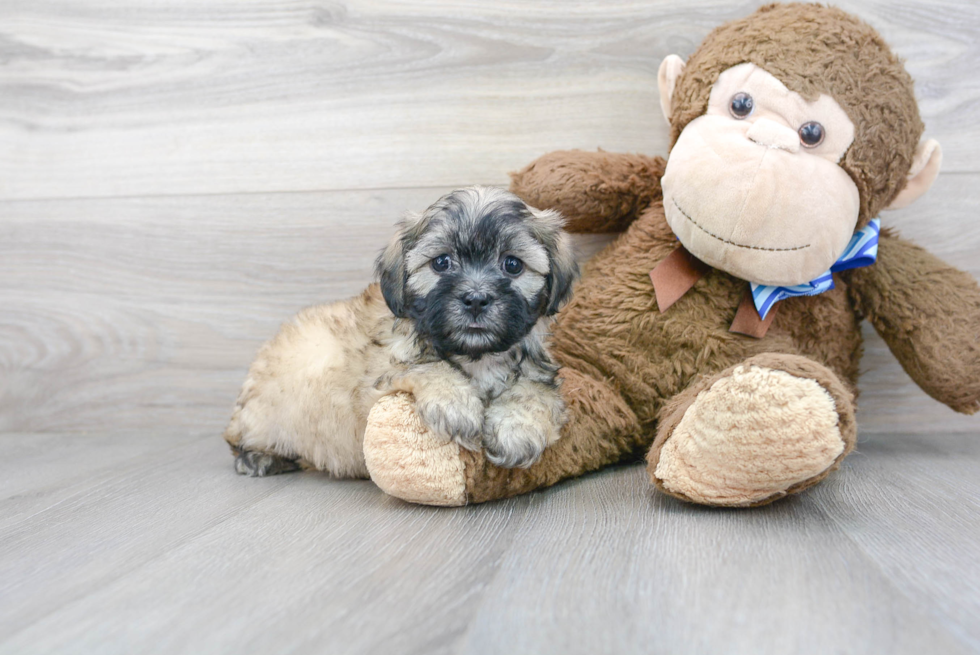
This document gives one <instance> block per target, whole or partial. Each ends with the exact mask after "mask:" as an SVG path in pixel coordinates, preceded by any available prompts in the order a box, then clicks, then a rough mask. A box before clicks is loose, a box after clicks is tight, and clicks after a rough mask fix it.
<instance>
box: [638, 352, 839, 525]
mask: <svg viewBox="0 0 980 655" xmlns="http://www.w3.org/2000/svg"><path fill="white" fill-rule="evenodd" d="M855 436H856V430H855V424H854V414H853V406H852V400H851V394H850V393H849V392H848V391H847V390H846V389H845V388H844V386H843V385H842V384H841V383H840V381H839V380H838V379H837V377H836V376H835V375H834V374H833V373H832V372H831V371H829V370H828V369H826V368H825V367H823V366H821V365H820V364H817V363H816V362H813V361H810V360H808V359H806V358H804V357H798V356H794V355H778V354H766V355H760V356H757V357H753V358H751V359H749V360H746V361H745V362H744V363H743V364H741V365H738V366H735V367H732V368H730V369H728V370H727V371H724V372H723V373H721V374H720V375H718V376H716V377H714V378H711V379H708V380H704V381H702V382H701V383H699V384H695V385H693V386H692V387H690V388H688V389H687V390H685V391H684V392H682V393H681V394H678V396H677V397H675V398H674V399H673V400H672V401H671V402H670V403H669V404H668V405H666V406H665V407H664V410H663V412H662V414H661V420H660V426H659V428H658V434H657V439H656V441H655V442H654V445H653V446H652V448H651V449H650V453H649V455H648V457H647V460H648V462H649V467H648V470H649V472H650V476H651V478H652V479H653V482H654V483H655V484H656V485H657V487H659V488H660V489H661V490H663V491H665V492H667V493H668V494H670V495H672V496H675V497H677V498H681V499H683V500H688V501H692V502H696V503H701V504H706V505H721V506H729V507H746V506H754V505H762V504H766V503H769V502H772V501H774V500H777V499H779V498H782V497H784V496H786V495H788V494H792V493H796V492H798V491H802V490H803V489H805V488H807V487H809V486H812V485H814V484H816V483H817V482H819V481H820V480H822V479H823V478H825V477H826V476H827V475H828V474H829V473H830V472H831V471H833V470H834V469H836V468H837V466H838V464H839V462H840V460H841V459H843V458H844V456H845V455H847V453H848V452H850V450H851V449H852V448H853V447H854V441H855Z"/></svg>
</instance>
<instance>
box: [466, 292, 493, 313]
mask: <svg viewBox="0 0 980 655" xmlns="http://www.w3.org/2000/svg"><path fill="white" fill-rule="evenodd" d="M491 303H493V296H491V295H490V294H489V293H485V292H483V291H469V292H467V293H466V294H464V295H463V305H464V306H465V307H466V311H468V312H469V313H470V314H472V315H473V318H476V317H477V316H479V315H480V314H482V313H483V310H485V309H486V308H487V307H489V306H490V304H491Z"/></svg>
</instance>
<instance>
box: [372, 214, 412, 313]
mask: <svg viewBox="0 0 980 655" xmlns="http://www.w3.org/2000/svg"><path fill="white" fill-rule="evenodd" d="M374 274H375V276H377V278H378V281H379V282H380V283H381V295H383V296H384V299H385V303H386V304H387V305H388V309H390V310H391V313H392V314H394V315H395V316H397V317H398V318H405V317H406V316H407V314H406V313H405V279H406V271H405V222H402V223H401V224H400V225H399V230H398V233H397V234H395V236H394V237H392V239H391V241H390V242H388V245H387V247H385V249H384V250H383V251H381V254H380V255H378V259H377V261H375V263H374Z"/></svg>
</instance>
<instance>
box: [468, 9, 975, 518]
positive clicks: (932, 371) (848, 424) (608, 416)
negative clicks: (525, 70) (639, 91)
mask: <svg viewBox="0 0 980 655" xmlns="http://www.w3.org/2000/svg"><path fill="white" fill-rule="evenodd" d="M743 62H752V63H756V64H757V65H759V66H761V67H763V68H764V69H765V70H767V71H769V72H770V73H772V74H773V75H775V76H776V77H777V78H779V79H780V80H781V81H783V83H785V84H786V86H787V87H788V88H790V89H791V90H793V91H796V92H798V93H800V94H801V95H803V96H804V97H806V98H814V97H815V96H817V95H819V94H820V93H827V94H829V95H831V96H833V97H834V98H835V99H836V100H837V102H838V103H839V104H840V106H841V107H843V108H844V110H845V111H846V112H847V113H848V116H849V117H850V119H851V121H852V122H853V123H854V125H855V126H856V133H855V138H854V142H853V144H852V145H851V147H850V148H849V150H848V152H847V153H846V154H845V156H844V158H843V159H842V161H841V166H842V167H843V168H844V169H845V170H846V171H847V172H848V174H849V175H850V176H851V178H852V179H853V180H854V182H855V184H856V185H857V187H858V191H859V193H860V198H861V203H860V204H861V209H860V220H859V223H858V226H859V227H861V226H863V225H865V224H866V223H867V221H868V220H870V219H871V218H873V217H874V216H876V215H877V213H878V212H879V210H881V209H882V208H884V207H886V206H887V205H888V204H889V202H890V201H891V200H892V199H893V198H894V197H895V196H896V194H897V193H898V192H899V191H900V190H901V189H902V188H903V186H904V184H905V180H906V176H907V175H908V172H909V168H910V166H911V162H912V157H913V153H914V151H915V147H916V144H917V142H918V140H919V138H920V136H921V134H922V131H923V126H922V122H921V120H920V119H919V115H918V109H917V107H916V104H915V98H914V94H913V89H912V81H911V79H910V78H909V76H908V75H907V73H906V72H905V71H904V69H903V68H902V66H901V62H900V61H899V60H898V59H897V58H896V57H895V56H894V55H893V54H892V53H891V52H890V50H889V49H888V47H887V45H886V44H885V43H884V42H883V41H882V40H881V37H880V36H879V35H878V34H877V33H876V32H875V31H874V30H873V29H872V28H870V27H869V26H867V25H865V24H864V23H862V22H860V21H859V20H857V19H856V18H853V17H851V16H849V15H848V14H845V13H844V12H841V11H839V10H837V9H830V8H823V7H820V6H818V5H800V4H794V5H774V6H768V7H764V8H762V9H761V10H759V12H757V13H755V14H753V15H752V16H749V17H748V18H746V19H743V20H740V21H734V22H732V23H729V24H727V25H724V26H722V27H720V28H718V29H717V30H715V31H714V32H712V34H711V35H709V37H708V38H707V39H705V41H704V43H703V44H702V46H701V47H700V48H699V49H698V51H697V52H696V53H695V54H694V55H693V56H692V57H691V59H690V61H689V62H688V65H687V67H686V69H685V70H684V72H683V74H682V75H681V77H680V79H679V80H678V83H677V86H676V88H675V91H674V95H673V99H672V112H671V118H672V139H673V140H675V141H676V139H677V137H678V135H679V134H680V132H681V130H682V129H683V128H684V126H685V125H687V123H688V122H690V121H691V120H693V119H694V118H696V117H697V116H699V115H701V114H703V113H704V111H705V107H706V105H707V102H708V96H709V93H710V90H711V86H712V85H713V84H714V82H715V80H716V79H717V78H718V75H719V74H720V73H721V72H722V71H724V70H726V69H727V68H730V67H731V66H734V65H737V64H739V63H743ZM664 166H665V162H664V161H663V160H662V159H659V158H647V157H641V156H638V155H613V154H609V153H604V152H599V153H584V152H578V151H575V152H557V153H551V154H549V155H545V156H544V157H542V158H541V159H539V160H538V161H537V162H535V163H533V164H531V165H530V166H529V167H527V168H526V169H524V170H522V171H520V172H518V173H515V174H514V175H513V176H512V177H513V184H512V189H513V190H514V191H515V193H517V194H518V195H519V196H521V197H522V198H523V199H524V200H525V201H527V202H528V203H529V204H531V205H533V206H537V207H541V208H555V209H559V210H560V211H562V212H563V213H565V214H566V215H567V216H568V217H569V218H570V228H571V229H572V230H573V231H589V232H603V231H611V230H616V229H619V228H621V227H623V226H626V225H628V226H629V228H628V230H627V231H626V232H625V233H624V234H622V235H621V236H620V237H619V238H618V239H617V240H616V241H615V242H613V243H612V244H610V246H608V247H607V248H606V249H605V250H604V251H603V252H601V253H600V254H599V255H597V256H596V257H595V258H594V259H593V260H592V261H591V262H590V263H589V264H588V266H587V267H586V269H585V271H584V274H583V278H582V281H581V282H580V284H579V286H578V287H577V290H576V295H575V297H574V299H573V300H572V302H571V303H570V304H569V305H568V306H567V307H566V308H565V309H564V310H563V311H562V312H561V313H560V314H559V316H558V319H557V321H556V323H555V325H554V330H553V355H554V356H555V358H556V359H557V360H558V361H559V362H560V363H561V364H562V365H563V366H564V367H565V368H564V369H563V373H562V374H563V377H564V379H565V384H564V386H563V395H564V397H565V400H566V403H567V405H568V408H569V415H570V416H569V422H568V424H567V425H566V426H565V429H564V431H563V433H562V438H561V440H560V441H559V442H558V443H557V444H556V445H555V446H553V447H551V448H550V449H549V450H548V451H546V452H545V454H544V456H543V457H542V458H541V460H540V461H539V462H538V464H536V465H535V466H533V467H531V468H529V469H521V470H505V469H498V468H495V467H493V466H492V465H490V464H488V463H487V462H486V460H485V459H484V458H483V456H482V454H480V453H463V454H462V458H463V461H464V464H465V469H466V480H467V481H466V493H467V498H468V500H469V501H470V502H482V501H486V500H491V499H494V498H502V497H506V496H511V495H515V494H519V493H524V492H527V491H531V490H533V489H536V488H540V487H543V486H547V485H550V484H553V483H555V482H557V481H559V480H562V479H564V478H568V477H572V476H576V475H580V474H582V473H584V472H587V471H591V470H596V469H598V468H601V467H603V466H606V465H609V464H611V463H614V462H617V461H621V460H623V459H627V458H631V457H638V456H640V455H642V454H643V453H644V452H645V450H646V449H647V448H650V446H651V445H652V444H653V447H652V448H651V449H650V453H649V459H650V462H651V471H652V470H653V469H654V468H655V467H656V463H657V460H658V457H659V453H660V447H661V446H662V445H663V442H664V441H665V440H666V439H668V438H669V437H670V434H671V433H672V432H673V430H674V427H676V425H677V423H678V421H680V417H681V416H682V415H683V411H684V410H685V409H686V408H687V407H689V406H690V405H691V403H693V402H694V399H695V398H696V397H697V394H698V392H699V391H701V390H702V389H705V388H707V387H706V385H708V384H710V383H711V382H712V381H713V380H717V379H719V378H720V377H721V376H724V375H726V374H727V373H726V371H730V370H731V369H732V367H734V366H736V365H739V364H745V363H756V364H759V365H766V366H768V367H769V368H771V369H775V370H778V371H785V372H786V373H789V374H790V375H793V376H797V377H805V378H809V379H812V380H815V381H816V382H818V383H819V385H820V386H821V387H822V388H823V389H824V390H826V391H827V393H828V394H829V395H830V396H831V397H832V398H833V399H834V403H835V405H836V410H837V413H838V417H839V420H838V428H839V430H840V434H841V438H842V439H843V441H844V447H843V452H841V454H840V456H839V457H838V458H837V460H836V461H835V462H834V464H833V465H832V466H831V467H830V468H828V469H827V470H825V471H822V472H820V473H819V474H817V475H814V476H813V477H811V478H809V479H806V480H802V481H801V482H799V483H797V484H795V485H793V486H790V487H788V488H787V489H785V490H783V491H781V492H779V493H777V494H775V495H774V496H771V497H766V498H759V499H757V500H756V501H754V502H751V503H748V504H760V503H764V502H770V501H772V500H774V499H775V498H778V497H782V496H784V495H786V494H790V493H794V492H796V491H799V490H801V489H804V488H806V487H808V486H810V485H812V484H815V483H816V482H818V481H819V480H821V479H823V478H824V477H825V476H826V475H827V474H829V472H830V471H831V470H833V469H834V468H836V466H837V465H838V464H839V462H840V460H841V459H842V458H843V457H844V456H845V455H846V454H847V453H848V452H850V451H851V449H853V447H854V440H855V435H856V427H855V423H854V414H853V399H854V398H855V397H856V395H857V387H856V384H857V376H858V364H859V360H860V356H861V350H862V343H861V334H860V329H859V326H860V322H861V320H862V319H863V318H865V317H867V318H868V319H869V320H870V321H871V323H872V324H873V325H874V327H875V329H876V330H878V332H879V333H880V334H881V335H882V337H883V338H884V339H885V341H886V342H887V343H888V345H889V347H890V348H891V349H892V352H893V353H894V354H895V356H896V357H897V358H898V359H899V361H900V362H901V364H902V366H903V367H904V368H905V370H906V371H908V372H909V374H910V375H911V376H912V378H913V379H914V380H915V381H916V382H917V383H918V384H920V385H921V386H922V388H923V389H925V390H926V391H927V392H928V393H929V394H931V395H932V396H933V397H934V398H936V399H937V400H940V401H941V402H944V403H946V404H947V405H949V406H950V407H952V408H953V409H955V410H957V411H961V412H965V413H973V412H975V411H977V409H980V345H978V344H980V288H978V287H977V283H976V282H975V281H974V280H973V279H972V278H970V276H969V275H967V274H965V273H962V272H960V271H957V270H956V269H953V268H951V267H949V266H947V265H945V264H943V263H942V262H941V261H939V260H938V259H936V258H935V257H932V256H931V255H929V254H928V253H926V252H924V251H923V250H921V249H919V248H917V247H915V246H913V245H911V244H908V243H906V242H904V241H902V240H901V239H899V238H898V237H897V236H895V235H893V234H890V233H888V231H887V230H885V231H883V232H882V235H881V241H880V246H879V259H878V262H877V264H875V265H873V266H871V267H868V268H864V269H858V270H855V271H848V272H845V273H842V274H837V275H835V282H836V288H835V289H833V290H831V291H829V292H826V293H824V294H821V295H818V296H813V297H798V298H791V299H788V300H784V301H782V302H781V303H779V305H778V309H777V313H776V316H775V319H774V321H773V323H772V325H771V327H770V329H769V331H768V333H767V334H766V335H765V336H764V337H763V338H761V339H752V338H747V337H744V336H742V335H738V334H734V333H732V332H730V331H729V326H730V325H731V323H732V319H733V318H734V315H735V312H736V309H737V307H738V305H739V301H740V299H741V298H742V296H743V294H744V293H745V291H746V288H747V287H748V283H747V282H745V281H744V280H740V279H737V278H735V277H733V276H731V275H729V274H727V273H724V272H722V271H719V270H712V271H710V272H709V273H708V274H707V275H705V276H704V277H703V278H701V279H700V280H699V281H698V282H697V283H696V284H695V285H694V287H693V288H692V289H691V290H690V291H688V292H687V293H686V294H685V295H684V296H683V297H682V298H681V299H680V300H678V301H677V302H676V304H674V305H673V306H672V307H671V308H670V309H669V310H668V311H667V312H664V313H661V312H660V311H659V310H658V307H657V303H656V299H655V295H654V289H653V286H652V284H651V282H650V278H649V273H650V271H651V270H653V268H654V267H655V266H656V265H657V264H658V263H659V262H660V261H662V260H663V259H664V258H665V257H666V256H667V255H668V254H670V253H671V252H672V251H673V250H674V249H675V248H676V247H677V240H676V238H675V237H674V234H673V233H672V232H671V230H670V228H669V227H668V225H667V222H666V219H665V215H664V209H663V205H662V203H661V200H662V192H661V189H660V177H661V175H662V173H663V170H664ZM760 363H761V364H760ZM658 431H659V435H660V438H659V439H658V440H657V443H656V444H654V438H655V436H656V435H657V434H658ZM654 478H655V476H654ZM655 482H656V479H655Z"/></svg>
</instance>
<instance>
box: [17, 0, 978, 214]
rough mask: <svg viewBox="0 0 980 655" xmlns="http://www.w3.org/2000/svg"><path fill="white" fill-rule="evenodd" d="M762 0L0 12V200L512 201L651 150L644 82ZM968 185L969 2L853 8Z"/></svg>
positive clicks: (655, 117)
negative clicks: (534, 163) (589, 156)
mask: <svg viewBox="0 0 980 655" xmlns="http://www.w3.org/2000/svg"><path fill="white" fill-rule="evenodd" d="M758 4H761V2H759V1H757V0H742V1H737V2H732V1H721V0H696V1H693V2H686V3H684V4H683V6H680V5H678V4H677V3H676V2H671V1H668V0H661V1H658V2H646V1H644V2H640V1H638V0H611V1H609V2H602V3H595V2H591V1H588V0H572V1H568V2H566V1H564V0H562V1H561V2H559V1H558V0H548V1H544V2H535V3H524V2H516V1H513V0H508V1H504V0H497V1H494V2H485V1H483V0H443V1H440V2H432V3H404V2H398V1H395V0H391V1H377V0H375V1H370V0H364V1H361V2H320V1H314V0H280V1H277V2H263V3H255V2H247V1H244V0H238V1H237V2H236V1H233V0H222V1H220V2H218V1H217V0H212V1H209V2H198V1H197V0H178V1H174V2H167V3H165V4H161V3H158V2H155V1H154V0H122V1H121V2H116V1H111V2H110V1H109V0H86V1H85V2H69V1H67V0H43V1H39V0H8V1H7V2H4V3H3V4H2V5H0V40H2V43H3V62H4V65H3V66H2V67H0V144H2V145H0V197H2V198H51V197H83V196H84V197H90V196H143V195H158V194H191V193H236V192H237V193H240V192H256V191H297V190H329V189H365V188H389V187H418V186H459V185H462V184H471V183H477V182H480V183H495V184H504V183H506V181H507V178H506V173H507V171H510V170H514V169H516V168H518V167H521V166H523V165H524V164H526V163H527V162H529V161H530V160H532V159H533V158H535V157H537V156H539V155H540V154H542V153H544V152H548V151H550V150H555V149H560V148H585V149H594V148H596V147H600V146H601V147H603V148H605V149H607V150H612V151H637V152H644V153H649V154H658V153H663V152H665V149H666V145H667V141H666V137H667V130H666V125H665V124H664V121H663V119H662V117H661V115H660V110H659V104H658V100H657V96H656V76H657V68H658V66H659V63H660V61H661V60H662V58H663V57H664V56H666V55H667V54H670V53H678V54H681V55H683V56H687V55H689V54H690V53H691V52H693V50H694V48H695V47H696V46H697V44H698V43H699V42H700V41H701V39H702V38H703V37H704V36H705V35H706V34H707V33H708V31H710V29H711V28H713V27H715V26H717V25H718V24H720V23H722V22H724V21H725V20H728V19H731V18H735V17H739V16H743V15H745V14H746V13H749V12H750V11H751V10H752V9H753V8H754V7H755V6H756V5H758ZM837 4H839V5H840V6H842V7H843V8H845V9H848V10H851V11H854V12H855V13H857V14H859V15H860V16H862V17H863V18H865V19H866V20H868V21H869V22H871V23H872V24H873V25H874V26H875V27H877V28H878V29H879V30H880V31H881V32H882V34H883V35H884V36H885V38H886V39H888V40H889V41H890V42H891V44H892V45H893V47H894V48H895V50H896V51H897V52H898V53H899V54H900V55H901V56H903V57H905V58H906V59H907V60H908V68H909V70H910V72H911V73H912V74H913V76H914V77H915V78H916V79H917V80H918V87H917V88H918V93H919V95H920V97H921V105H922V113H923V115H924V118H925V121H926V124H927V127H928V130H929V133H930V134H931V135H933V136H935V137H936V138H938V139H939V140H940V141H941V142H942V143H944V145H945V146H946V150H945V153H946V159H945V166H946V170H948V171H957V172H962V171H969V172H978V171H980V168H978V164H977V159H976V157H975V154H974V153H975V150H976V147H975V144H976V143H978V142H980V126H978V125H980V121H978V120H977V118H978V115H980V80H978V79H977V76H976V75H975V71H976V70H977V69H978V68H980V42H978V40H977V39H976V34H977V33H978V30H980V7H978V6H977V5H976V3H974V2H971V1H970V0H943V1H942V2H938V3H937V2H925V1H924V0H900V1H897V2H885V1H883V0H879V1H867V2H859V1H853V0H852V1H848V2H840V3H837Z"/></svg>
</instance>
